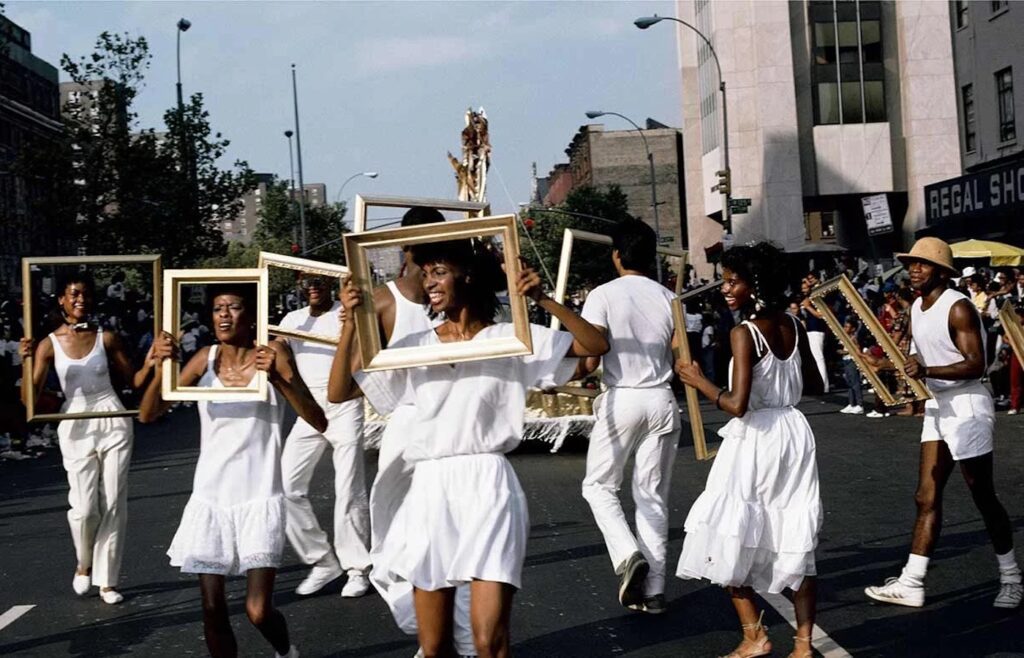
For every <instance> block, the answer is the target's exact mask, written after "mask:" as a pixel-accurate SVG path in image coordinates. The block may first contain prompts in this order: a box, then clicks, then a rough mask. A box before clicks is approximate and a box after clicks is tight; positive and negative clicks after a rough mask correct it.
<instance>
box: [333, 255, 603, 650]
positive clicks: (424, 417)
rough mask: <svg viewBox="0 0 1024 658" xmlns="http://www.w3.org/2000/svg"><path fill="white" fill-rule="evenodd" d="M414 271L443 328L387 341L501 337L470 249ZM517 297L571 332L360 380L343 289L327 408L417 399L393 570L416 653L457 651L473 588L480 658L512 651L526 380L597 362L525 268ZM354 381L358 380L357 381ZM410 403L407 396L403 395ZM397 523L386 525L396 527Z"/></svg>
mask: <svg viewBox="0 0 1024 658" xmlns="http://www.w3.org/2000/svg"><path fill="white" fill-rule="evenodd" d="M413 257H414V260H415V262H416V264H417V265H419V266H420V267H421V268H422V269H423V272H424V275H423V286H424V290H425V291H426V293H427V298H428V301H429V304H430V308H431V311H432V312H433V313H438V314H441V313H443V315H444V318H445V319H444V321H443V322H442V323H441V324H439V325H438V326H437V327H435V328H433V329H428V330H426V331H420V332H417V333H413V334H410V335H409V336H406V337H405V338H402V339H401V340H398V341H395V342H393V343H392V344H390V345H389V346H388V347H412V346H430V345H438V344H441V343H451V342H459V341H470V340H475V339H490V338H503V337H511V336H512V335H513V327H512V325H511V324H508V323H495V321H494V318H495V316H496V315H497V312H498V310H499V304H498V300H497V298H496V295H495V292H496V291H497V290H500V289H503V288H504V287H505V286H504V281H505V277H504V274H503V273H502V272H501V268H500V265H499V263H498V261H497V259H496V258H495V257H494V255H492V254H491V252H489V251H488V250H487V249H485V248H483V246H482V245H480V244H479V243H471V242H470V241H449V242H441V243H432V244H427V245H420V246H417V247H413ZM517 290H518V292H519V293H520V294H524V295H527V296H529V297H530V298H531V299H533V300H534V302H536V303H537V304H538V305H539V306H540V307H541V308H543V309H545V310H547V311H548V312H550V313H552V314H553V315H554V316H555V317H557V318H559V319H560V320H561V322H562V324H563V326H564V327H565V328H566V329H568V331H569V332H570V333H566V332H560V331H552V330H550V329H548V328H546V327H541V326H538V325H531V326H530V329H531V333H532V339H533V354H531V355H529V356H524V357H508V358H501V359H490V360H484V361H472V362H466V363H456V364H451V365H437V366H429V367H420V368H407V369H402V370H388V371H382V372H372V373H364V372H361V371H360V364H359V358H358V355H356V354H353V351H352V346H353V342H354V338H355V324H354V313H352V312H351V311H352V309H353V308H354V307H356V306H358V305H359V304H360V303H361V299H360V295H359V292H358V291H357V290H356V289H355V288H354V287H352V286H351V285H350V286H348V287H346V289H345V290H344V291H343V294H342V303H343V304H344V305H345V308H346V309H347V310H348V311H349V313H347V314H346V319H345V322H344V324H343V325H342V330H341V339H340V341H339V343H338V350H337V352H336V355H335V361H334V366H333V368H332V370H331V377H330V381H329V383H328V389H327V395H328V399H329V400H331V401H342V400H345V399H349V398H351V397H354V396H356V395H358V394H360V392H362V393H365V394H366V396H367V398H368V399H369V400H370V402H371V403H372V404H373V405H374V407H376V409H377V411H378V412H380V413H388V412H389V411H390V410H391V408H392V407H394V406H395V405H396V404H397V403H398V402H400V401H404V400H409V399H412V400H413V404H414V407H415V409H414V412H413V414H414V416H415V420H414V422H412V423H411V426H412V427H415V432H414V433H412V434H411V435H410V436H409V438H408V445H407V446H406V449H405V454H404V458H405V459H406V461H408V462H410V463H413V464H414V467H415V470H414V473H413V478H412V484H411V485H410V488H409V492H408V494H407V496H406V499H405V508H404V511H403V513H402V514H401V515H400V519H396V520H395V523H396V524H398V523H400V524H402V525H403V529H404V535H405V548H404V549H403V552H402V555H401V556H398V557H397V558H396V559H395V563H394V564H393V565H391V568H392V570H393V571H395V572H396V573H397V574H398V575H399V576H401V577H402V578H404V579H405V580H406V581H408V582H410V583H412V585H413V586H414V588H415V590H414V594H413V600H414V605H415V609H416V618H417V622H418V631H419V641H420V647H421V648H422V651H423V654H424V655H425V656H427V657H428V658H429V657H432V656H453V655H455V653H454V648H453V646H452V633H453V630H452V627H453V617H454V612H453V606H454V601H455V591H456V590H455V588H456V587H457V586H458V585H460V584H462V583H470V592H471V594H470V622H471V625H472V627H473V641H474V644H475V646H476V651H477V654H478V655H479V656H481V658H485V657H492V656H500V657H504V656H508V655H509V621H510V617H511V609H512V597H513V594H514V593H515V591H516V590H517V589H518V588H519V587H520V586H521V576H522V569H523V560H524V557H525V552H526V538H527V534H528V530H529V519H528V513H527V509H526V497H525V495H524V494H523V491H522V489H521V488H520V486H519V481H518V479H517V478H516V475H515V472H514V471H513V470H512V467H511V465H510V464H509V461H508V459H507V458H506V457H505V455H504V453H506V452H508V451H510V450H512V449H514V448H515V447H516V446H517V445H518V444H519V442H520V441H521V440H522V433H523V419H524V414H525V408H526V392H527V388H528V387H530V386H540V387H550V386H554V385H558V384H562V383H565V382H566V381H568V380H569V378H570V377H571V376H572V374H573V372H574V370H575V366H576V362H575V360H570V359H567V358H566V357H578V356H599V355H601V354H603V353H605V352H606V351H607V350H608V342H607V340H605V338H604V337H603V336H602V335H601V333H600V332H599V331H598V330H597V329H596V328H595V327H594V326H593V325H591V324H590V323H588V322H586V321H585V320H583V319H582V318H580V317H579V316H578V315H576V314H575V313H573V312H572V311H570V310H569V309H567V308H566V307H564V306H562V305H561V304H558V303H556V302H555V301H553V300H552V299H550V298H549V297H547V296H545V295H544V293H543V291H542V289H541V281H540V277H539V276H538V275H537V274H536V272H534V271H533V270H530V269H526V268H524V270H523V271H522V272H521V273H520V277H519V280H518V285H517ZM352 373H356V374H355V375H354V376H353V374H352ZM407 396H408V397H407ZM394 530H395V528H392V531H394Z"/></svg>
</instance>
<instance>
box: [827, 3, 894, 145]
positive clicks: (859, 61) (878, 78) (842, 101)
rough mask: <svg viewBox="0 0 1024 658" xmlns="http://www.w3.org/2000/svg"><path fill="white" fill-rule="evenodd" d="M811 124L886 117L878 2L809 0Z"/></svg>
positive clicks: (871, 121) (875, 120)
mask: <svg viewBox="0 0 1024 658" xmlns="http://www.w3.org/2000/svg"><path fill="white" fill-rule="evenodd" d="M810 18H811V34H812V39H813V43H812V53H813V59H812V65H811V75H812V80H813V84H814V87H815V92H814V94H813V95H812V99H813V102H814V113H815V124H817V125H823V124H837V123H840V124H841V123H874V122H881V121H885V120H886V110H885V68H884V65H883V64H882V23H881V18H882V9H881V3H880V2H874V1H868V0H855V1H854V2H847V1H840V0H814V1H812V2H811V5H810Z"/></svg>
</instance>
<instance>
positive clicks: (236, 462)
mask: <svg viewBox="0 0 1024 658" xmlns="http://www.w3.org/2000/svg"><path fill="white" fill-rule="evenodd" d="M208 292H209V296H210V300H211V303H212V322H211V324H212V325H213V328H214V335H215V337H216V338H217V341H218V344H217V345H214V346H212V347H208V348H204V349H201V350H199V351H198V352H197V353H196V354H195V356H193V357H192V359H191V360H190V361H189V362H188V363H187V364H185V367H184V368H183V369H182V371H181V376H180V378H179V382H180V384H181V386H196V385H198V386H210V387H215V388H219V387H224V386H245V385H247V384H248V383H249V382H250V381H252V378H253V377H255V376H256V372H257V371H258V370H263V371H265V372H267V373H268V377H269V381H270V383H271V384H272V385H273V386H272V388H271V390H270V392H269V396H268V399H267V400H266V401H264V402H205V401H204V402H200V403H199V419H200V426H201V436H200V448H199V462H198V463H197V464H196V473H195V479H194V482H193V487H192V496H191V497H190V498H189V501H188V504H187V505H186V506H185V511H184V513H183V514H182V519H181V525H180V526H179V527H178V531H177V532H176V533H175V535H174V539H173V540H172V541H171V547H170V549H169V550H168V551H167V554H168V555H169V556H170V558H171V565H172V566H177V567H181V570H182V572H183V573H195V574H198V575H199V588H200V590H201V592H202V602H203V630H204V633H205V636H206V646H207V648H208V649H209V651H210V654H211V655H212V656H236V655H237V654H238V647H237V645H236V643H235V637H234V634H233V632H232V630H231V624H230V621H229V619H228V611H227V599H226V596H225V591H224V581H225V577H226V576H228V575H235V574H243V573H244V574H245V575H246V578H247V579H248V583H247V594H246V613H247V614H248V617H249V620H250V621H251V622H252V623H253V625H254V626H256V628H257V629H258V630H259V631H260V633H262V634H263V636H264V637H265V638H266V639H267V641H268V642H270V644H271V645H273V647H274V649H275V650H276V651H277V654H278V655H279V656H288V657H289V658H295V657H296V656H298V651H297V650H296V649H295V647H294V646H292V645H291V641H290V638H289V636H288V627H287V624H286V623H285V620H284V616H283V615H282V614H281V613H280V612H279V611H278V610H276V609H275V608H274V606H273V600H272V597H273V588H274V579H275V577H276V575H277V568H278V567H279V566H280V563H281V554H282V552H283V550H284V539H285V535H284V529H285V511H284V491H283V487H282V483H281V421H282V416H283V411H284V409H283V403H284V401H285V400H286V401H287V402H288V403H289V404H290V405H291V406H292V407H293V408H294V409H295V411H296V412H297V413H298V414H299V416H301V417H302V418H303V419H304V420H305V421H306V422H308V423H309V424H310V425H311V426H313V427H314V428H316V430H317V431H319V432H323V431H324V430H325V429H327V419H326V417H325V415H324V411H323V409H321V408H320V406H319V405H317V403H316V401H315V400H314V399H313V396H312V395H311V394H310V392H309V389H308V388H306V384H305V383H304V382H303V381H302V378H301V377H300V376H299V373H298V370H296V369H293V368H292V366H291V363H290V360H289V359H288V357H287V355H286V352H285V351H284V349H283V348H282V347H280V346H279V345H278V344H277V343H276V342H271V343H270V345H269V346H267V345H259V346H257V345H256V343H255V321H256V319H255V308H256V300H255V286H253V285H246V284H240V285H223V286H216V287H214V288H213V289H212V290H210V291H208ZM177 351H178V350H177V346H176V345H175V343H174V340H173V338H172V337H171V336H170V335H169V334H167V333H164V334H162V335H161V336H159V337H156V338H155V339H154V341H153V347H152V348H151V349H150V354H149V357H148V358H147V363H146V368H147V370H146V376H147V377H149V380H148V385H147V386H146V391H145V394H144V395H143V398H142V404H141V405H140V409H139V420H140V421H141V422H143V423H148V422H152V421H153V420H155V419H156V418H157V417H159V416H160V415H161V414H163V413H164V412H166V411H167V409H169V408H170V406H171V405H170V404H169V403H167V402H165V401H164V400H163V399H162V398H161V396H160V376H159V374H158V373H159V369H160V363H161V362H162V361H163V360H164V359H167V358H177V356H176V355H177ZM282 398H283V400H282Z"/></svg>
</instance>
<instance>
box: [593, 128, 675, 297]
mask: <svg viewBox="0 0 1024 658" xmlns="http://www.w3.org/2000/svg"><path fill="white" fill-rule="evenodd" d="M606 115H609V116H616V117H619V118H620V119H625V120H626V121H628V122H629V123H631V124H632V125H633V127H634V128H636V131H637V132H638V133H640V139H642V140H643V143H644V151H646V152H647V165H648V166H649V167H650V171H651V207H652V208H654V236H655V238H656V241H657V243H658V244H657V246H659V247H660V246H661V224H660V223H659V222H658V185H657V182H656V181H655V180H654V156H653V155H651V148H650V146H648V144H647V136H646V135H644V131H643V128H641V127H640V126H638V125H637V123H636V121H633V120H632V119H630V118H629V117H627V116H626V115H624V114H619V113H618V112H601V111H595V110H591V111H590V112H587V118H588V119H596V118H598V117H603V116H606ZM654 263H655V265H656V266H657V272H658V283H661V259H660V258H655V259H654Z"/></svg>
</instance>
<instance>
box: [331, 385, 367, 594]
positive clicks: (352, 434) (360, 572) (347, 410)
mask: <svg viewBox="0 0 1024 658" xmlns="http://www.w3.org/2000/svg"><path fill="white" fill-rule="evenodd" d="M329 406H330V407H337V408H336V409H335V408H332V409H331V415H330V420H329V424H328V429H327V439H328V441H330V443H331V445H332V447H333V449H334V452H333V454H332V461H333V463H334V549H335V554H336V555H337V556H338V560H339V562H340V563H341V568H342V569H344V570H345V571H347V572H348V577H349V578H348V582H347V583H345V587H344V588H343V589H342V592H341V595H342V596H344V597H346V598H351V597H356V596H362V595H363V594H365V593H366V591H367V590H368V589H369V587H370V582H369V580H368V579H367V572H369V570H370V503H369V499H368V494H367V491H366V465H365V461H364V452H363V440H362V439H363V407H362V400H354V401H352V402H346V403H343V404H340V405H329Z"/></svg>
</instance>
